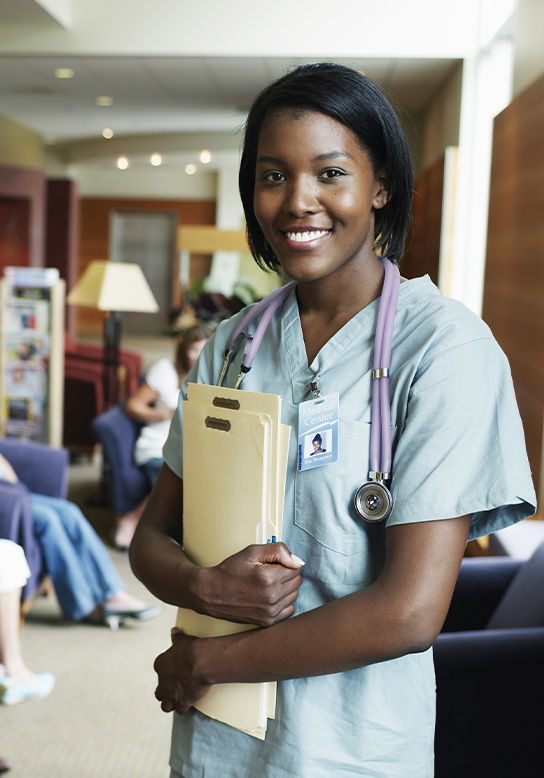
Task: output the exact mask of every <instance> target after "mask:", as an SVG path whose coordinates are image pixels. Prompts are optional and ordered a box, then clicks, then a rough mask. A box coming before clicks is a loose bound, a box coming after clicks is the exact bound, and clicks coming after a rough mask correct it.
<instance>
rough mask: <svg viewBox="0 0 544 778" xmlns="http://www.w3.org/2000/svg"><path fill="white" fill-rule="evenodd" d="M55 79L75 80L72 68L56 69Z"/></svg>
mask: <svg viewBox="0 0 544 778" xmlns="http://www.w3.org/2000/svg"><path fill="white" fill-rule="evenodd" d="M54 74H55V78H73V77H74V76H75V73H74V71H73V70H72V68H55V70H54Z"/></svg>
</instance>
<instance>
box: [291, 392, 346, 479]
mask: <svg viewBox="0 0 544 778" xmlns="http://www.w3.org/2000/svg"><path fill="white" fill-rule="evenodd" d="M338 416H339V408H338V394H337V393H336V394H328V395H325V396H324V397H316V398H314V399H312V400H308V401H307V402H303V403H301V404H300V406H299V411H298V469H299V470H309V469H310V468H313V467H322V466H323V465H329V464H331V463H332V462H336V461H337V460H338Z"/></svg>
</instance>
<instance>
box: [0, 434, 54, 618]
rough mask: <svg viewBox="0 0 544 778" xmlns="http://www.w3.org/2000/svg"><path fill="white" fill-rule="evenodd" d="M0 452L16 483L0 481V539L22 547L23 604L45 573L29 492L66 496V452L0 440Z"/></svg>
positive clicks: (30, 443)
mask: <svg viewBox="0 0 544 778" xmlns="http://www.w3.org/2000/svg"><path fill="white" fill-rule="evenodd" d="M0 454H2V455H3V456H4V457H5V458H6V459H7V460H8V461H9V462H10V464H11V466H12V467H13V469H14V470H15V473H16V474H17V477H18V478H19V483H16V484H11V483H8V482H6V481H0V538H4V539H6V540H13V541H14V542H15V543H18V544H19V545H20V546H22V548H23V550H24V552H25V556H26V559H27V562H28V566H29V568H30V572H31V576H30V578H29V580H28V582H27V584H26V586H25V587H24V588H23V604H25V603H27V602H29V601H31V599H32V597H33V596H34V595H35V594H36V591H37V589H38V587H39V585H40V583H41V582H42V580H43V579H44V577H45V576H46V575H47V570H46V567H45V561H44V559H43V555H42V552H41V548H40V546H39V544H38V541H37V539H36V536H35V535H34V529H33V523H32V514H31V511H30V499H29V492H34V493H36V494H45V495H48V496H49V497H61V498H66V494H67V491H68V464H69V455H68V451H67V450H66V449H64V448H60V449H58V448H53V447H51V446H48V445H47V444H45V443H34V442H26V441H20V440H16V439H13V438H2V439H0Z"/></svg>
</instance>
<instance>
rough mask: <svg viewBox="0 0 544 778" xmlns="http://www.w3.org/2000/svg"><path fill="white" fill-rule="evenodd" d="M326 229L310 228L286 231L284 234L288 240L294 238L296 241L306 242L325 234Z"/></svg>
mask: <svg viewBox="0 0 544 778" xmlns="http://www.w3.org/2000/svg"><path fill="white" fill-rule="evenodd" d="M327 232H328V230H311V231H310V232H287V233H286V235H287V237H288V238H289V240H294V241H296V242H297V243H308V242H309V241H310V240H316V239H317V238H322V237H323V235H326V234H327Z"/></svg>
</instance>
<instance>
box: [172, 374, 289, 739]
mask: <svg viewBox="0 0 544 778" xmlns="http://www.w3.org/2000/svg"><path fill="white" fill-rule="evenodd" d="M280 419H281V398H280V397H278V396H276V395H269V394H260V393H256V392H245V391H242V390H237V389H227V388H223V387H217V386H209V385H203V384H189V385H188V387H187V400H186V401H185V402H184V403H183V545H184V550H185V552H186V554H187V555H188V557H189V558H190V559H191V560H192V561H193V562H195V564H198V565H201V566H204V567H211V566H213V565H217V564H219V563H220V562H221V561H222V560H223V559H225V558H226V557H228V556H230V555H231V554H234V553H236V552H237V551H240V550H241V549H243V548H245V547H246V546H248V545H251V544H252V543H266V542H267V541H273V540H276V539H277V540H280V539H281V522H282V516H283V498H284V492H285V476H286V469H287V454H288V447H289V433H290V427H288V426H286V425H283V424H281V421H280ZM177 625H178V626H179V627H181V628H182V629H183V630H184V631H185V632H187V633H188V634H191V635H197V636H199V637H217V636H220V635H227V634H232V633H234V632H241V631H244V630H248V629H254V627H253V626H251V625H247V624H246V625H245V624H236V623H233V622H229V621H222V620H220V619H214V618H212V617H211V616H205V615H202V614H198V613H195V612H194V611H190V610H186V609H179V611H178V619H177ZM275 701H276V684H275V683H260V684H255V683H253V684H218V685H217V686H214V687H212V688H211V689H210V690H209V692H208V693H207V694H206V695H205V696H204V697H203V698H202V700H200V701H199V702H198V703H197V704H196V705H195V707H196V708H197V710H199V711H201V713H204V714H206V715H208V716H210V717H212V718H215V719H218V720H219V721H222V722H224V723H225V724H229V725H230V726H233V727H235V728H237V729H240V730H242V731H244V732H247V733H248V734H250V735H253V736H254V737H258V738H261V739H264V737H265V734H266V723H267V718H274V716H275Z"/></svg>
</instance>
